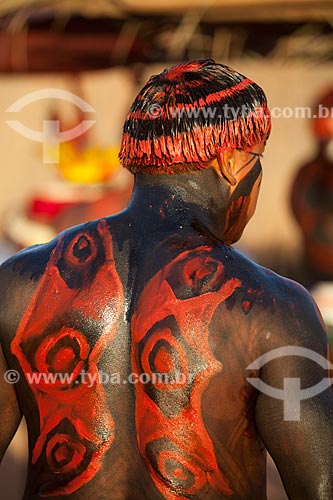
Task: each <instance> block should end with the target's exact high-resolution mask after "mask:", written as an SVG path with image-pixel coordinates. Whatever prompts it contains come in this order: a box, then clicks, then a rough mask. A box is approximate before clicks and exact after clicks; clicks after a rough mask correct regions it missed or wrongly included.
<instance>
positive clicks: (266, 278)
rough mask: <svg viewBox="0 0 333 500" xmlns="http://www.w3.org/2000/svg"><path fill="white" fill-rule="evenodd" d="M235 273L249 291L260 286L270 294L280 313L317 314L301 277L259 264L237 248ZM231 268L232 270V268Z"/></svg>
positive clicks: (234, 258) (263, 291)
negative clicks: (297, 279) (285, 274)
mask: <svg viewBox="0 0 333 500" xmlns="http://www.w3.org/2000/svg"><path fill="white" fill-rule="evenodd" d="M230 269H231V273H232V274H234V275H235V276H238V277H239V278H240V280H241V281H242V282H243V284H244V286H245V287H246V288H247V289H248V291H249V292H251V291H254V290H257V291H260V294H262V295H266V296H270V297H271V300H272V303H273V305H274V314H275V315H276V316H279V315H284V314H290V315H291V316H294V317H296V316H298V315H301V316H302V315H303V316H304V315H305V316H306V315H307V314H310V315H311V314H312V313H313V311H315V313H316V314H317V312H318V311H317V307H316V304H315V303H314V301H313V299H312V297H311V294H310V293H309V291H308V290H307V289H306V288H305V287H304V286H303V285H301V284H300V283H298V282H297V281H294V280H292V279H290V278H286V277H284V276H281V275H280V274H278V273H276V272H275V271H273V270H271V269H269V268H267V267H264V266H262V265H259V264H257V263H256V262H254V261H253V260H251V259H249V258H248V257H246V256H244V255H243V254H241V253H240V252H238V251H236V250H233V252H232V259H231V266H230ZM229 272H230V271H229Z"/></svg>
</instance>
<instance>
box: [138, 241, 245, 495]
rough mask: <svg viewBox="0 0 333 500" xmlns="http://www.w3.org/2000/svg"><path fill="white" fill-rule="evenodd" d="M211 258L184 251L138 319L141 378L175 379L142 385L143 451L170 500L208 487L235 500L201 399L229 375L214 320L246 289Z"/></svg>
mask: <svg viewBox="0 0 333 500" xmlns="http://www.w3.org/2000/svg"><path fill="white" fill-rule="evenodd" d="M210 251H211V249H210V248H208V247H200V248H197V249H196V250H192V251H186V252H183V253H182V254H180V255H179V256H178V257H177V258H176V259H174V260H173V261H172V262H171V263H169V264H168V265H167V266H166V267H165V268H164V269H162V270H161V271H160V272H158V273H157V274H156V275H155V276H154V277H153V278H152V279H151V280H150V281H149V282H148V284H147V285H146V287H145V289H144V290H143V292H142V294H141V297H140V299H139V302H138V305H137V308H136V311H135V313H134V315H133V318H132V363H133V371H134V372H136V373H137V374H138V376H139V375H140V374H141V373H148V374H149V375H150V376H151V377H152V378H153V377H154V373H155V375H156V372H161V371H162V372H163V373H164V374H165V375H167V376H168V377H169V381H170V380H175V382H174V383H165V380H164V381H163V380H162V381H161V380H157V381H156V382H155V383H153V384H140V383H138V384H136V386H135V389H136V427H137V439H138V446H139V450H140V452H141V454H142V456H143V458H144V460H145V463H146V464H147V467H148V470H149V472H150V474H151V477H152V479H153V481H154V483H155V485H156V487H157V488H158V489H159V491H160V492H161V493H162V495H163V496H164V497H165V498H166V499H167V500H186V499H187V498H189V496H188V495H195V494H198V493H199V491H200V490H202V489H203V488H206V489H207V488H208V489H209V488H213V489H214V490H216V491H218V492H220V493H221V494H224V495H229V494H232V493H233V492H232V490H231V489H230V486H229V483H228V480H227V479H226V478H225V477H224V475H223V474H222V472H221V471H220V469H219V467H218V464H217V460H216V457H215V453H214V446H213V443H212V441H211V439H210V437H209V435H208V433H207V430H206V428H205V426H204V423H203V419H202V414H201V399H202V395H203V392H204V390H205V389H206V388H207V386H208V384H209V383H210V381H211V379H212V378H213V377H214V376H215V375H216V374H218V373H219V372H221V370H222V366H221V363H220V362H218V361H217V360H216V359H215V357H214V356H213V354H212V352H211V350H210V347H209V324H210V321H211V319H212V317H213V314H214V312H215V310H216V308H217V307H218V306H219V305H220V304H221V303H222V302H223V301H225V300H226V299H227V298H228V297H230V296H231V295H232V294H233V293H234V291H235V290H236V289H237V288H238V287H239V286H241V282H240V280H238V279H236V278H232V279H230V280H226V279H225V277H224V267H223V264H222V263H221V262H220V261H217V260H216V259H214V258H213V257H211V255H210ZM177 374H178V378H177ZM179 374H181V375H183V377H181V376H180V375H179ZM190 377H192V378H193V380H191V379H190Z"/></svg>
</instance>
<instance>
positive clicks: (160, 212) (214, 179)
mask: <svg viewBox="0 0 333 500" xmlns="http://www.w3.org/2000/svg"><path fill="white" fill-rule="evenodd" d="M227 208H228V194H227V187H226V186H225V184H224V182H223V180H222V179H220V178H219V177H218V175H217V173H216V172H215V171H214V170H213V169H211V168H208V169H206V170H204V171H201V172H191V173H186V174H177V175H157V176H152V175H145V174H140V175H137V176H136V179H135V187H134V191H133V196H132V199H131V202H130V204H129V207H128V212H129V213H132V214H133V215H134V216H135V218H136V219H137V220H138V223H139V224H140V223H141V222H142V224H144V227H145V230H148V231H155V230H156V229H158V230H159V231H165V232H179V231H181V230H184V231H193V230H197V229H198V228H200V229H201V231H203V232H206V233H208V234H210V235H211V236H213V237H214V238H217V239H220V240H221V239H223V228H224V216H225V213H226V211H227Z"/></svg>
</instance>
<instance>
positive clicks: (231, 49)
mask: <svg viewBox="0 0 333 500" xmlns="http://www.w3.org/2000/svg"><path fill="white" fill-rule="evenodd" d="M195 58H213V59H215V61H217V62H221V63H224V64H228V65H230V66H232V67H234V68H235V69H237V70H238V71H240V72H241V73H244V74H245V75H246V76H248V77H250V78H252V79H253V80H255V81H256V82H258V83H259V84H260V85H261V86H262V87H263V88H264V90H265V92H266V94H267V97H268V102H269V106H270V108H271V110H272V114H273V130H272V135H271V138H270V139H269V142H268V145H267V148H266V152H265V156H264V159H263V162H262V163H263V168H264V179H263V185H262V190H261V195H260V199H259V203H258V207H257V211H256V214H255V216H254V217H253V219H252V221H251V222H250V224H249V225H248V227H247V229H246V231H245V233H244V235H243V237H242V239H241V241H240V242H239V243H238V244H237V246H238V248H239V249H241V250H242V251H243V252H245V253H246V254H248V255H249V256H250V257H251V258H253V259H254V260H256V261H257V262H259V263H261V264H263V265H267V266H269V267H271V268H272V269H274V270H275V271H277V272H279V273H281V274H284V275H286V276H288V277H291V278H294V279H297V280H298V281H300V282H302V283H303V284H304V285H305V286H306V287H308V288H309V290H310V291H311V293H312V294H313V295H314V297H315V298H316V300H317V302H318V304H319V307H320V309H321V312H322V314H323V317H324V320H325V322H326V325H327V328H328V334H329V336H330V339H332V330H333V3H332V1H331V0H322V1H320V0H319V1H308V0H293V1H289V0H255V1H251V0H160V1H159V2H156V1H153V0H140V2H137V1H134V0H94V1H93V2H90V1H88V0H87V1H84V0H57V1H48V0H39V1H36V0H35V1H34V0H0V115H1V120H0V137H1V152H2V161H1V165H0V168H1V176H0V261H3V260H5V259H6V258H7V257H9V256H10V255H11V254H12V253H14V252H16V251H17V250H19V249H20V248H23V247H25V246H27V245H31V244H34V243H40V242H45V241H48V240H49V239H51V238H52V237H53V236H55V235H56V234H57V233H58V232H59V231H60V230H62V229H64V228H65V227H68V226H71V225H73V224H77V223H80V222H83V221H85V220H90V219H95V218H97V217H102V216H105V215H111V214H112V213H115V212H117V211H119V210H121V209H122V208H124V207H125V206H126V203H127V201H128V199H129V197H130V194H131V189H132V178H131V176H130V175H129V174H127V172H125V171H124V170H123V169H122V168H121V167H120V165H119V162H118V158H117V154H118V151H119V145H120V140H121V133H122V124H123V120H124V117H125V114H126V112H127V110H128V108H129V105H130V103H131V102H132V100H133V98H134V97H135V95H136V93H137V92H138V90H139V88H140V87H141V86H142V85H143V84H144V83H145V81H146V80H147V78H148V77H149V76H150V75H151V74H153V73H156V72H160V71H161V70H163V69H164V68H165V67H167V66H170V65H172V64H176V63H178V62H180V61H184V60H189V59H195ZM26 459H27V457H26V435H25V429H24V424H22V426H21V427H20V429H19V432H18V434H17V436H16V438H15V440H14V442H13V443H12V445H11V447H10V449H9V450H8V452H7V454H6V457H5V460H4V462H3V464H2V465H1V467H0V484H1V491H2V493H1V495H2V498H5V499H6V500H20V499H21V497H22V491H23V486H24V477H25V462H26ZM268 468H269V483H268V498H269V500H283V499H284V498H286V497H285V496H284V493H283V488H282V486H281V483H280V480H279V476H278V473H277V472H276V470H275V469H274V467H273V466H272V463H271V462H269V466H268ZM5 488H6V489H5Z"/></svg>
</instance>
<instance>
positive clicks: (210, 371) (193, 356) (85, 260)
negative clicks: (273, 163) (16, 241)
mask: <svg viewBox="0 0 333 500" xmlns="http://www.w3.org/2000/svg"><path fill="white" fill-rule="evenodd" d="M263 149H264V145H263V144H259V145H257V146H256V147H254V148H253V149H252V151H253V152H254V153H256V154H260V153H262V152H263ZM260 181H261V166H260V162H259V160H258V158H257V157H254V156H252V155H251V154H250V153H249V152H244V151H236V150H233V151H227V152H225V153H223V154H221V155H220V156H219V157H218V158H217V159H216V160H215V161H213V162H212V165H211V167H210V168H207V169H206V170H204V171H202V172H193V173H187V174H179V175H175V176H166V175H159V176H149V175H143V174H140V175H137V176H136V184H135V189H134V193H133V197H132V201H131V203H130V205H129V207H128V208H127V209H126V210H125V211H124V212H121V213H120V214H118V215H116V216H114V217H110V218H107V219H105V220H102V221H93V222H91V223H88V224H84V225H81V226H76V227H74V228H71V229H69V230H67V231H65V232H64V233H62V234H61V235H60V236H59V237H58V238H56V240H54V241H52V242H50V243H49V244H46V245H41V246H35V247H32V248H30V249H27V250H24V251H22V252H20V253H19V254H17V255H16V256H14V257H13V258H11V259H9V260H8V261H7V262H6V263H5V264H4V265H3V266H2V268H1V283H2V286H1V301H0V307H1V309H0V326H1V345H2V351H3V356H2V357H1V377H0V384H1V400H0V410H1V414H2V420H1V434H0V452H1V456H2V455H3V454H4V452H5V450H6V448H7V446H8V444H9V443H10V441H11V439H12V436H13V434H14V433H15V431H16V429H17V426H18V424H19V422H20V419H21V416H22V414H23V415H24V416H25V418H26V420H27V425H28V432H29V453H30V456H29V467H28V479H27V485H26V490H25V494H24V499H40V498H45V497H47V498H54V499H67V498H73V499H80V500H82V499H94V500H95V499H100V500H104V499H105V500H142V499H143V498H144V499H149V500H163V499H167V500H178V499H179V500H180V499H191V500H194V499H195V500H199V499H205V500H208V499H209V500H217V499H219V500H222V499H232V500H240V499H243V500H250V499H256V500H259V499H260V500H264V499H265V498H266V493H265V484H266V477H265V466H266V465H265V464H266V449H267V450H268V451H269V452H270V453H271V455H272V457H273V459H274V460H275V463H276V465H277V467H278V469H279V471H280V473H281V475H282V479H283V482H284V485H285V488H286V491H287V493H288V495H289V498H291V499H293V500H296V499H299V500H314V499H318V500H329V499H331V498H332V496H333V483H332V465H333V464H332V451H331V450H332V449H333V446H332V445H333V437H332V425H331V421H332V416H333V396H332V391H331V389H327V390H326V391H324V392H322V393H320V394H318V395H317V396H315V397H313V398H311V399H307V400H304V401H302V403H301V418H300V420H299V421H286V420H284V418H283V416H284V414H283V402H282V401H281V400H277V399H273V398H270V397H268V396H265V395H264V394H262V393H259V392H258V391H257V390H256V389H255V388H254V387H253V386H252V385H250V384H249V383H248V382H247V381H246V378H247V377H249V376H258V373H256V372H255V371H252V372H250V371H249V370H247V369H246V367H247V366H248V365H249V364H250V363H251V362H253V361H254V360H255V359H257V358H258V357H259V356H260V355H262V354H263V353H265V352H269V351H271V350H272V349H275V348H277V347H283V346H290V345H292V346H301V347H306V348H308V349H312V350H313V351H315V352H316V353H318V354H320V355H321V356H324V357H325V356H326V350H327V344H326V335H325V332H324V329H323V327H322V324H321V321H320V318H319V315H318V312H317V310H316V306H315V305H314V304H313V302H312V300H311V298H310V296H309V295H308V293H307V292H306V291H305V290H304V289H302V288H301V287H300V286H299V285H298V284H296V283H294V282H292V281H289V280H286V279H284V278H281V277H280V276H278V275H276V274H274V273H272V272H271V271H269V270H267V269H265V268H262V267H260V266H258V265H256V264H255V263H253V262H252V261H250V260H249V259H247V258H245V257H244V256H242V255H241V254H240V253H238V252H237V251H236V250H234V249H233V248H232V247H231V246H230V244H231V243H232V242H234V241H236V240H237V239H238V238H239V237H240V236H241V233H242V231H243V229H244V227H245V226H246V223H247V222H248V220H249V219H250V218H251V216H252V214H253V212H254V209H255V205H256V199H257V195H258V191H259V186H260ZM8 368H11V369H15V370H18V372H19V373H20V375H21V378H20V381H19V382H18V383H16V384H15V385H10V384H8V383H5V382H4V378H3V373H4V372H5V371H6V370H7V369H8ZM97 370H99V371H100V373H101V372H103V373H104V374H109V375H110V374H116V376H115V378H114V379H113V383H108V384H101V383H100V382H98V381H95V382H94V383H91V384H90V387H88V385H89V384H87V383H84V382H82V379H80V378H79V373H81V372H82V371H84V373H86V374H89V376H91V377H92V376H93V375H96V373H97ZM42 372H43V373H45V372H46V374H47V375H50V374H58V375H59V373H60V374H65V373H67V374H70V375H73V377H72V379H71V380H70V381H69V382H68V383H67V382H66V383H59V380H56V381H55V382H54V383H53V384H52V383H43V381H42V382H41V381H39V382H36V380H35V381H34V383H31V378H30V379H29V377H31V375H32V374H38V373H42ZM157 372H158V373H164V374H167V375H168V376H169V379H168V380H169V382H170V380H171V381H172V383H169V382H167V383H166V382H163V381H162V382H161V381H160V382H157V383H156V382H155V383H152V382H151V381H150V382H149V383H143V382H142V381H141V382H140V381H138V379H137V378H135V377H139V376H140V375H141V374H142V373H144V374H148V375H152V374H153V373H157ZM179 372H180V373H182V374H185V376H186V377H185V380H183V379H182V380H179V379H177V378H176V375H177V373H179ZM130 374H134V381H135V383H130V382H129V379H128V377H129V375H130ZM259 375H260V377H261V379H262V380H263V381H265V382H266V383H267V384H270V385H272V386H273V387H277V388H283V384H284V378H285V377H300V379H301V384H302V387H303V385H304V386H306V387H311V386H312V385H314V384H316V383H318V382H319V381H321V380H322V378H323V377H324V376H325V372H324V370H323V369H322V368H321V367H320V366H319V365H317V364H316V363H314V362H313V361H310V360H308V359H305V358H304V359H303V358H296V357H293V356H291V357H290V356H289V357H283V358H280V359H278V360H275V361H272V362H270V363H267V364H266V365H265V366H263V367H262V368H261V370H260V374H259ZM29 380H30V383H28V381H29ZM89 380H92V379H89ZM132 382H133V378H132Z"/></svg>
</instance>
